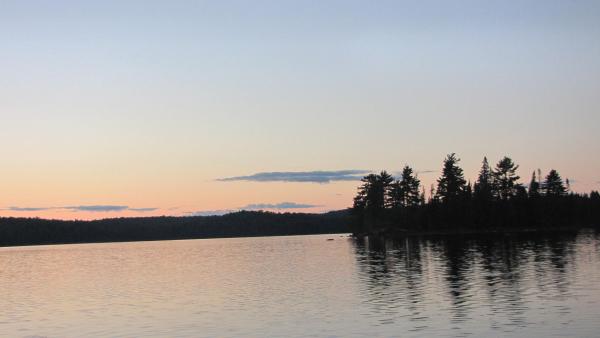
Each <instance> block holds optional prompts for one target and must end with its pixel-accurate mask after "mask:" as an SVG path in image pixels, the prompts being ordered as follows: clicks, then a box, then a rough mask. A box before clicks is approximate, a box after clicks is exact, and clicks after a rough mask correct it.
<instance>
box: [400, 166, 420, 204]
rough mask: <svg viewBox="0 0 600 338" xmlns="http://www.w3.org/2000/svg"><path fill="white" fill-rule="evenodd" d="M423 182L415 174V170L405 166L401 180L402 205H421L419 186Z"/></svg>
mask: <svg viewBox="0 0 600 338" xmlns="http://www.w3.org/2000/svg"><path fill="white" fill-rule="evenodd" d="M420 185H421V181H420V180H419V179H418V178H417V176H416V175H414V174H413V169H412V168H411V167H409V166H405V167H404V169H402V179H401V180H400V191H401V196H402V205H403V206H405V207H409V206H415V205H418V204H419V200H420V197H419V186H420Z"/></svg>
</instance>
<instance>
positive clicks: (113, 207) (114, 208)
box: [64, 205, 129, 212]
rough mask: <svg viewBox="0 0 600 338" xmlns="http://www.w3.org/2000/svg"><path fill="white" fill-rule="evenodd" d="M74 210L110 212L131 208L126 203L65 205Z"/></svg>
mask: <svg viewBox="0 0 600 338" xmlns="http://www.w3.org/2000/svg"><path fill="white" fill-rule="evenodd" d="M64 209H69V210H73V211H91V212H108V211H124V210H127V209H129V207H128V206H126V205H79V206H70V207H64Z"/></svg>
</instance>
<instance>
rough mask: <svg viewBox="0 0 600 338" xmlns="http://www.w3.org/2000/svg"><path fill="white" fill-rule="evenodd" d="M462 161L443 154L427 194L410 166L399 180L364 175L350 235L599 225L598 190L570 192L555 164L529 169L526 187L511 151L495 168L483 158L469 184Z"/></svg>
mask: <svg viewBox="0 0 600 338" xmlns="http://www.w3.org/2000/svg"><path fill="white" fill-rule="evenodd" d="M459 161H460V159H459V158H458V157H457V156H456V154H454V153H452V154H449V155H448V156H447V157H446V158H445V159H444V162H443V167H442V172H441V176H440V177H439V178H438V179H437V185H435V184H434V185H432V186H431V189H430V193H429V197H428V198H427V199H426V197H425V196H426V194H425V189H424V187H423V186H422V185H421V183H420V180H419V178H418V177H417V175H416V174H415V173H414V171H413V169H412V168H410V167H409V166H405V167H404V169H403V170H402V173H401V175H400V178H398V179H394V177H393V176H392V175H391V174H389V173H388V172H387V171H382V172H381V173H379V174H370V175H367V176H365V177H364V178H363V179H362V180H361V182H362V184H361V185H360V187H359V188H358V193H357V195H356V197H355V198H354V205H353V208H352V214H353V216H354V218H353V219H354V221H353V224H352V227H353V232H354V234H355V235H359V236H360V235H377V234H383V235H403V234H407V233H428V232H429V233H445V232H485V231H503V230H511V231H514V230H521V231H540V230H557V229H562V228H575V227H582V226H597V225H598V224H600V222H599V221H600V194H599V193H598V191H592V192H591V193H590V194H579V193H575V192H573V191H571V188H570V183H569V180H568V179H567V180H565V181H563V179H562V178H561V176H560V174H559V173H558V172H557V171H556V170H554V169H552V170H550V171H549V173H548V174H547V175H546V176H545V178H543V179H542V174H541V171H540V170H539V169H538V170H537V171H534V172H533V173H532V176H531V180H530V182H529V185H528V186H525V185H523V184H520V183H518V180H519V179H520V177H519V176H518V175H517V169H518V168H519V166H518V165H517V164H515V163H514V162H513V160H512V159H511V158H509V157H507V156H505V157H504V158H502V159H501V160H500V161H498V162H497V164H496V165H495V166H494V167H493V168H492V167H491V166H490V164H489V162H488V160H487V158H485V157H484V159H483V162H482V166H481V169H480V171H479V175H478V177H477V180H476V181H475V183H474V184H471V183H470V182H467V180H466V179H465V177H464V173H463V170H462V168H461V167H460V166H459V165H458V163H459Z"/></svg>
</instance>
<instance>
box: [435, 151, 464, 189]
mask: <svg viewBox="0 0 600 338" xmlns="http://www.w3.org/2000/svg"><path fill="white" fill-rule="evenodd" d="M459 161H460V159H459V158H457V157H456V154H455V153H452V154H449V155H448V156H446V158H445V159H444V167H443V169H442V176H441V177H440V178H438V181H437V183H438V187H437V191H436V197H437V198H439V199H441V200H442V201H450V200H453V199H456V198H457V197H459V196H461V195H462V193H463V191H464V189H465V184H466V183H467V181H466V180H465V177H464V175H463V170H462V168H460V167H459V166H458V164H457V163H458V162H459Z"/></svg>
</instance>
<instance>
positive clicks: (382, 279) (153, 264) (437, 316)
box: [0, 231, 600, 337]
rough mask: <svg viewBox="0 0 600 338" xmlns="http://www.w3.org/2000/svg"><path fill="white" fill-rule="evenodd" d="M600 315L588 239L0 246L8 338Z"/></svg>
mask: <svg viewBox="0 0 600 338" xmlns="http://www.w3.org/2000/svg"><path fill="white" fill-rule="evenodd" d="M329 238H333V239H334V240H333V241H327V239H329ZM598 313H600V237H599V236H598V234H596V233H594V232H590V231H584V232H580V233H578V234H560V235H553V236H549V235H543V236H541V235H535V236H515V235H512V236H503V235H499V236H494V237H479V238H458V237H456V238H451V239H404V240H398V241H391V240H387V241H385V240H375V239H371V240H369V239H363V240H355V239H351V238H348V237H346V236H339V235H336V236H333V235H324V236H291V237H270V238H237V239H211V240H190V241H163V242H139V243H107V244H83V245H58V246H37V247H17V248H1V249H0V336H9V337H33V336H47V337H81V336H86V337H106V336H110V337H131V336H136V337H166V336H168V337H172V336H191V337H215V336H219V337H239V336H245V337H282V336H286V337H322V336H326V337H335V336H338V337H366V336H369V337H398V336H409V337H410V336H415V337H417V336H420V337H431V336H451V337H456V336H476V337H480V336H485V337H498V336H522V337H525V336H529V337H536V336H539V337H546V336H552V335H555V336H565V335H568V336H581V337H594V336H598V335H600V330H598V329H597V327H598V325H597V323H596V322H597V316H598V315H597V314H598Z"/></svg>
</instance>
